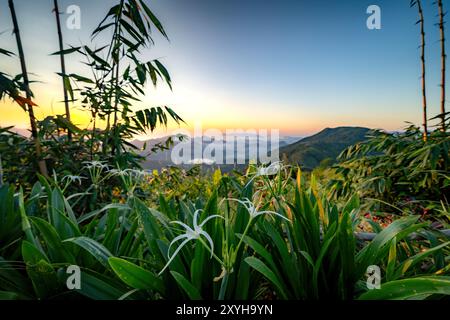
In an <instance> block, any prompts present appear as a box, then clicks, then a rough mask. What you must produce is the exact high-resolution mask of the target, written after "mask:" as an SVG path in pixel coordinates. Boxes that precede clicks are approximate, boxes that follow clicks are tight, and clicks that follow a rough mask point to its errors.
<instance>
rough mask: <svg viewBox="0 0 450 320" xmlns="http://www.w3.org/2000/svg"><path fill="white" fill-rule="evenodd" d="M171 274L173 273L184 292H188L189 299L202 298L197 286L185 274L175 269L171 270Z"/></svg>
mask: <svg viewBox="0 0 450 320" xmlns="http://www.w3.org/2000/svg"><path fill="white" fill-rule="evenodd" d="M170 274H172V276H173V277H174V278H175V280H176V281H177V283H178V284H179V285H180V287H181V288H182V289H183V290H184V292H186V294H187V295H188V297H189V299H191V300H201V299H202V296H201V295H200V292H198V290H197V288H195V287H194V286H193V285H192V283H190V282H189V280H188V279H186V278H185V277H184V276H183V275H181V274H179V273H178V272H175V271H171V272H170Z"/></svg>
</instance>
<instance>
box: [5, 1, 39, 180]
mask: <svg viewBox="0 0 450 320" xmlns="http://www.w3.org/2000/svg"><path fill="white" fill-rule="evenodd" d="M8 4H9V9H10V11H11V17H12V21H13V26H14V35H15V37H16V42H17V50H18V51H19V57H20V66H21V69H22V76H23V83H24V88H25V94H26V98H27V100H28V101H31V91H30V81H29V79H28V72H27V66H26V63H25V54H24V51H23V47H22V40H21V38H20V30H19V24H18V22H17V16H16V10H15V7H14V1H13V0H8ZM26 107H27V111H28V116H29V118H30V126H31V135H32V137H33V140H34V144H35V149H36V157H37V159H38V166H39V171H40V173H41V174H42V175H43V176H45V177H48V171H47V164H46V163H45V160H44V159H41V157H42V149H41V143H40V140H39V136H38V131H37V126H36V118H35V116H34V110H33V106H32V105H30V104H29V103H27V104H26Z"/></svg>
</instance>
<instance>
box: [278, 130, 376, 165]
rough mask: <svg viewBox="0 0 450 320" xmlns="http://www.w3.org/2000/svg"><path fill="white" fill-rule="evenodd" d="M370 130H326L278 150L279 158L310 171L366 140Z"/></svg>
mask: <svg viewBox="0 0 450 320" xmlns="http://www.w3.org/2000/svg"><path fill="white" fill-rule="evenodd" d="M369 131H370V129H368V128H362V127H338V128H326V129H324V130H322V131H320V132H319V133H317V134H315V135H313V136H310V137H307V138H304V139H301V140H300V141H298V142H295V143H293V144H290V145H288V146H284V147H281V148H280V158H281V159H286V158H287V160H288V161H289V162H290V163H296V164H299V165H300V166H301V167H302V168H303V169H305V170H312V169H314V168H316V167H317V166H319V164H320V163H321V162H322V161H323V160H325V159H331V161H332V162H334V161H335V160H336V158H337V156H338V155H339V154H340V153H341V152H342V151H343V150H344V149H345V148H347V147H349V146H351V145H354V144H356V143H358V142H361V141H364V140H366V135H367V133H369Z"/></svg>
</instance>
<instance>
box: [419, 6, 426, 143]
mask: <svg viewBox="0 0 450 320" xmlns="http://www.w3.org/2000/svg"><path fill="white" fill-rule="evenodd" d="M417 8H418V10H419V19H420V20H419V21H420V38H421V45H420V46H421V55H420V56H421V57H420V60H421V64H422V104H423V141H427V140H428V124H427V122H428V117H427V95H426V80H425V21H424V17H423V10H422V4H421V2H420V0H417Z"/></svg>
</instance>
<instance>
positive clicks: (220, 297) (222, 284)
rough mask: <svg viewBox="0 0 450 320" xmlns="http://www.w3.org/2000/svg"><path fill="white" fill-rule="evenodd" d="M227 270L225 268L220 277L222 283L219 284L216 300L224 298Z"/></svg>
mask: <svg viewBox="0 0 450 320" xmlns="http://www.w3.org/2000/svg"><path fill="white" fill-rule="evenodd" d="M229 276H230V275H229V273H228V271H226V270H225V275H224V276H223V278H222V283H221V284H220V291H219V297H218V300H224V299H225V293H226V291H227V285H228V277H229Z"/></svg>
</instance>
